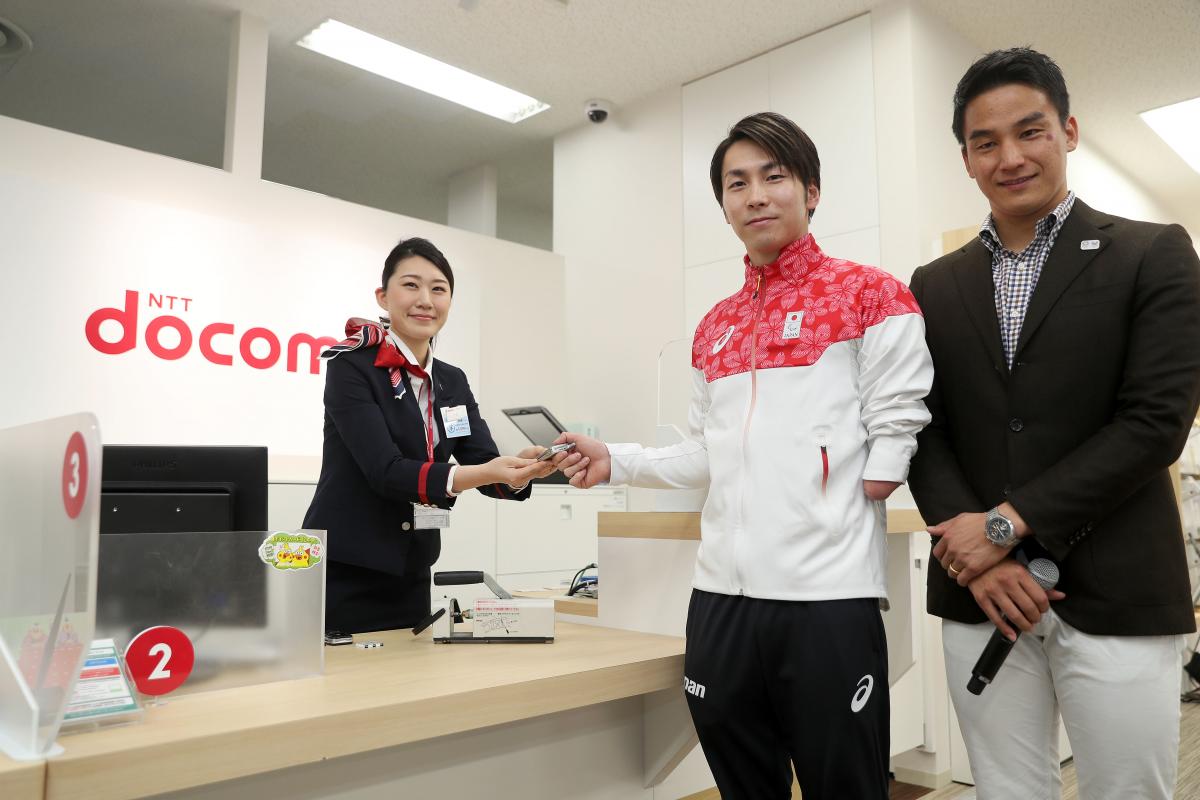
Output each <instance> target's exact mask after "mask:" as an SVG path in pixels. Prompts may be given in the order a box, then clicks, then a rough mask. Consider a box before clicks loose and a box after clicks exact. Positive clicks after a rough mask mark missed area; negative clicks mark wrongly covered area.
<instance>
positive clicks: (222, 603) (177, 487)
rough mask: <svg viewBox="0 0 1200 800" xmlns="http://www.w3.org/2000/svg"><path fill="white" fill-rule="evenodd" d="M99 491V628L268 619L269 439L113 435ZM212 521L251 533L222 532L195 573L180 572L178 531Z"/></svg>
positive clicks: (112, 630) (209, 526) (130, 630)
mask: <svg viewBox="0 0 1200 800" xmlns="http://www.w3.org/2000/svg"><path fill="white" fill-rule="evenodd" d="M100 500H101V514H100V533H101V536H100V548H99V565H98V566H99V569H98V576H97V582H96V622H97V629H98V630H101V631H105V632H108V633H109V635H118V636H119V637H123V636H125V635H132V634H134V633H136V632H137V631H139V630H142V629H144V628H146V627H149V626H150V625H161V624H169V625H176V626H184V627H185V629H190V631H196V630H208V629H209V628H212V627H214V626H215V627H262V626H263V625H265V623H266V616H267V614H266V601H267V594H266V581H265V577H266V576H265V574H264V572H263V570H264V565H263V563H262V562H261V561H260V560H259V558H258V554H257V550H258V547H259V545H260V544H261V543H262V539H263V536H264V534H263V533H262V532H263V531H265V530H266V528H267V448H265V447H182V446H180V447H177V446H157V445H154V446H152V445H105V446H104V450H103V462H102V466H101V481H100ZM211 531H248V532H251V533H247V534H245V535H241V534H233V535H230V536H226V537H222V538H221V542H222V546H221V547H214V548H213V549H212V550H211V551H209V552H207V553H205V554H204V556H203V557H202V558H194V559H193V560H192V563H189V564H188V565H187V570H186V574H187V579H186V581H179V580H178V578H173V577H171V576H177V575H178V574H179V572H178V568H179V565H178V564H172V563H170V562H172V561H176V560H178V549H177V547H176V546H173V545H172V544H171V542H170V539H171V537H173V536H176V535H178V534H181V533H191V532H211ZM255 531H257V532H258V533H253V532H255ZM115 534H131V535H127V536H116V535H115ZM189 635H195V634H194V633H191V632H189Z"/></svg>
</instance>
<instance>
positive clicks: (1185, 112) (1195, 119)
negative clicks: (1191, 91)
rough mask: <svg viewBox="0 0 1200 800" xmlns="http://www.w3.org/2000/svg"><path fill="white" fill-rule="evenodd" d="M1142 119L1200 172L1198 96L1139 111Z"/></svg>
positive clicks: (1199, 106) (1189, 164)
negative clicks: (1169, 104)
mask: <svg viewBox="0 0 1200 800" xmlns="http://www.w3.org/2000/svg"><path fill="white" fill-rule="evenodd" d="M1141 117H1142V120H1143V121H1144V122H1145V123H1146V124H1147V125H1149V126H1150V127H1151V128H1153V129H1154V132H1155V133H1157V134H1158V135H1159V136H1161V137H1162V140H1163V141H1164V142H1166V143H1167V144H1169V145H1170V146H1171V149H1172V150H1174V151H1175V152H1176V153H1178V154H1179V156H1180V158H1182V159H1183V160H1184V161H1186V162H1187V163H1188V166H1189V167H1191V168H1192V169H1194V170H1196V172H1200V97H1193V98H1192V99H1191V100H1184V101H1183V102H1182V103H1176V104H1175V105H1171V106H1163V107H1162V108H1154V109H1151V110H1149V111H1143V112H1142V113H1141Z"/></svg>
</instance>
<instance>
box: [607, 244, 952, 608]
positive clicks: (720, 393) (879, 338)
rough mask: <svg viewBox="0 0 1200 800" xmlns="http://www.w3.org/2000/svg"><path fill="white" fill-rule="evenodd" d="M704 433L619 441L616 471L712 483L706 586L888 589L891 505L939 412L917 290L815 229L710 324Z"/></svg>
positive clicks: (724, 589) (703, 382)
mask: <svg viewBox="0 0 1200 800" xmlns="http://www.w3.org/2000/svg"><path fill="white" fill-rule="evenodd" d="M692 367H693V369H692V379H693V391H692V401H691V408H690V411H689V420H688V421H689V428H690V431H689V439H688V440H687V441H685V442H682V443H680V444H678V445H673V446H671V447H664V448H657V449H653V448H643V447H642V446H641V445H636V444H610V445H608V448H609V452H610V453H611V455H612V476H611V479H610V480H611V483H614V484H618V483H625V484H630V485H634V486H644V487H650V488H677V489H694V488H703V487H705V486H707V487H709V491H708V499H707V501H706V502H705V504H704V512H703V514H702V516H701V522H700V530H701V543H700V550H699V554H698V556H697V560H696V573H695V578H694V580H693V584H692V585H693V586H695V588H697V589H702V590H704V591H708V592H718V593H721V594H745V595H748V596H751V597H759V598H770V599H777V600H832V599H840V598H851V597H884V596H886V586H885V572H886V569H885V562H886V544H885V541H884V536H885V532H886V513H885V510H884V504H883V503H882V502H877V503H872V502H871V501H870V500H868V499H867V497H866V495H865V494H864V493H863V486H862V482H863V480H864V479H870V480H882V481H903V480H904V479H905V478H906V477H907V476H908V462H909V460H910V459H911V458H912V456H913V454H914V453H915V452H916V434H917V432H918V431H920V430H921V428H923V427H925V425H926V424H927V423H928V422H929V412H928V411H926V409H925V404H924V402H923V398H924V397H925V395H926V394H927V393H928V392H929V387H930V384H931V382H932V380H933V362H932V360H931V359H930V356H929V351H928V349H927V348H926V346H925V324H924V320H923V319H922V317H921V312H920V309H918V307H917V303H916V301H915V300H914V299H913V296H912V294H910V293H909V291H908V288H907V287H906V286H904V284H902V283H901V282H900V281H898V280H896V279H895V278H894V277H892V276H891V275H888V274H887V273H885V272H883V271H881V270H878V269H875V268H873V267H866V266H862V265H861V264H855V263H852V262H850V261H844V260H841V259H837V258H830V257H829V256H826V255H825V254H824V253H822V252H821V249H820V248H819V247H817V244H816V242H815V241H814V240H813V238H812V236H811V235H808V236H806V237H805V238H803V239H800V240H799V241H796V242H793V243H792V244H790V245H788V246H787V247H786V248H784V250H783V251H782V252H781V253H780V254H779V258H778V259H777V260H776V261H775V262H773V263H771V264H768V265H766V266H764V267H754V266H752V265H751V264H750V261H749V259H748V258H747V259H746V282H745V284H744V285H743V286H742V288H741V290H740V291H738V292H737V293H736V294H734V295H733V296H732V297H728V298H726V299H725V300H722V301H721V302H720V303H717V305H716V306H714V307H713V309H712V310H711V311H709V312H708V314H707V315H705V317H704V319H703V320H702V321H701V322H700V325H699V327H697V328H696V335H695V339H694V340H693V344H692Z"/></svg>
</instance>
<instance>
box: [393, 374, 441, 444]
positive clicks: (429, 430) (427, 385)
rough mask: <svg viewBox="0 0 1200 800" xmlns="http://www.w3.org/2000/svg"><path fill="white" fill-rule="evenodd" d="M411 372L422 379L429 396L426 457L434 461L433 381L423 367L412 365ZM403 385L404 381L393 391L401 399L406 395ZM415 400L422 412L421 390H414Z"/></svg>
mask: <svg viewBox="0 0 1200 800" xmlns="http://www.w3.org/2000/svg"><path fill="white" fill-rule="evenodd" d="M409 372H411V373H412V374H413V375H416V376H417V377H418V378H420V379H421V381H422V386H423V388H424V389H425V391H426V394H427V396H428V397H429V402H428V403H427V404H426V406H425V458H426V460H427V461H433V381H432V379H431V378H430V376H429V373H427V372H425V370H423V369H420V368H417V369H413V368H411V367H410V368H409ZM403 385H404V384H403V382H401V383H397V384H396V385H395V386H393V387H392V392H394V393H395V395H396V399H400V398H402V397H403V396H404V389H403V388H402V387H403ZM409 385H410V386H411V385H412V383H411V381H410V382H409ZM413 400H415V401H416V403H417V412H418V413H420V410H421V393H420V392H419V391H414V392H413Z"/></svg>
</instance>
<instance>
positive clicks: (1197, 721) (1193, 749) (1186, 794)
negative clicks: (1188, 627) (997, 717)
mask: <svg viewBox="0 0 1200 800" xmlns="http://www.w3.org/2000/svg"><path fill="white" fill-rule="evenodd" d="M974 797H975V789H974V787H971V786H963V785H962V784H958V783H952V784H950V785H949V786H947V787H946V788H944V789H941V790H939V791H936V792H932V793H930V794H927V795H923V796H922V797H921V800H973V798H974ZM1175 797H1176V800H1193V799H1194V798H1197V797H1200V703H1184V704H1183V722H1182V723H1181V726H1180V736H1179V779H1178V780H1177V781H1176V783H1175ZM1062 798H1063V800H1079V791H1078V789H1077V787H1076V785H1075V765H1074V764H1067V765H1066V766H1064V767H1063V793H1062Z"/></svg>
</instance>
